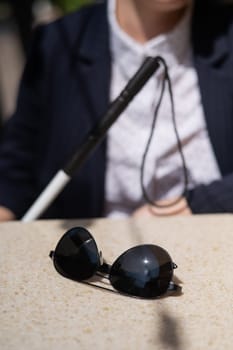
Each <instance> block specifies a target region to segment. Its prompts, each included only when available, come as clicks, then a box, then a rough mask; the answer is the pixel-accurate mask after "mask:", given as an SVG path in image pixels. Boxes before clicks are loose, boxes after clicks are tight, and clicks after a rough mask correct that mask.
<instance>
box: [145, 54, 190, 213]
mask: <svg viewBox="0 0 233 350" xmlns="http://www.w3.org/2000/svg"><path fill="white" fill-rule="evenodd" d="M157 59H158V62H159V63H161V64H162V65H163V67H164V79H163V82H162V88H161V93H160V96H159V100H158V103H157V105H156V107H155V111H154V116H153V120H152V125H151V131H150V135H149V138H148V141H147V143H146V147H145V151H144V153H143V157H142V163H141V167H140V183H141V188H142V193H143V197H144V198H145V200H146V201H147V202H148V203H149V204H151V205H152V206H155V207H158V208H168V207H172V206H173V205H175V204H177V203H178V202H180V201H181V200H182V199H183V197H185V198H186V197H187V192H188V170H187V166H186V162H185V157H184V153H183V149H182V144H181V140H180V137H179V133H178V130H177V125H176V118H175V107H174V98H173V92H172V84H171V79H170V76H169V73H168V66H167V64H166V61H165V60H164V59H163V58H162V57H157ZM166 82H167V84H168V92H169V96H170V101H171V114H172V124H173V128H174V132H175V136H176V140H177V146H178V151H179V154H180V157H181V162H182V168H183V174H184V189H183V192H182V194H181V195H180V196H179V197H178V198H177V199H176V200H174V201H173V202H171V203H169V204H158V203H156V202H155V201H154V200H153V199H151V198H150V197H149V195H148V193H147V191H146V188H145V185H144V172H145V164H146V157H147V154H148V150H149V148H150V144H151V141H152V138H153V135H154V130H155V123H156V120H157V116H158V111H159V108H160V106H161V102H162V99H163V96H164V91H165V86H166Z"/></svg>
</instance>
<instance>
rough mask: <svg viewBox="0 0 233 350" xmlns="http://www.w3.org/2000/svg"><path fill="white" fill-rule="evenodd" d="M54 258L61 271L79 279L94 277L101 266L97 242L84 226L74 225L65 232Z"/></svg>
mask: <svg viewBox="0 0 233 350" xmlns="http://www.w3.org/2000/svg"><path fill="white" fill-rule="evenodd" d="M53 259H54V265H55V267H56V269H57V271H58V272H59V273H61V274H62V275H63V276H65V277H68V278H71V279H74V280H79V281H81V280H84V279H88V278H90V277H92V276H93V275H94V274H95V272H96V271H97V269H98V268H99V266H100V258H99V254H98V249H97V246H96V243H95V241H94V239H93V237H92V236H91V234H90V233H89V232H88V231H87V230H86V229H85V228H83V227H74V228H72V229H70V230H69V231H67V232H66V233H65V234H64V236H63V237H62V238H61V239H60V241H59V242H58V244H57V247H56V249H55V253H54V258H53Z"/></svg>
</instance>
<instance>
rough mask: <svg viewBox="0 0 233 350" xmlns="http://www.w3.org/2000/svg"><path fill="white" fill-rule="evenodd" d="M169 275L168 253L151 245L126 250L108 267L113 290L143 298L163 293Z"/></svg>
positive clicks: (171, 267) (166, 287)
mask: <svg viewBox="0 0 233 350" xmlns="http://www.w3.org/2000/svg"><path fill="white" fill-rule="evenodd" d="M172 275H173V263H172V261H171V258H170V256H169V255H168V253H167V252H166V251H165V250H164V249H162V248H161V247H158V246H155V245H150V244H147V245H140V246H137V247H134V248H131V249H129V250H127V251H126V252H125V253H123V254H122V255H121V256H120V257H119V258H118V259H117V260H116V261H115V262H114V264H113V265H112V268H111V271H110V282H111V284H112V285H113V287H114V288H115V289H117V290H118V291H121V292H123V293H126V294H130V295H133V296H138V297H143V298H154V297H157V296H159V295H162V294H163V293H165V292H166V291H167V289H168V286H169V282H170V281H171V279H172Z"/></svg>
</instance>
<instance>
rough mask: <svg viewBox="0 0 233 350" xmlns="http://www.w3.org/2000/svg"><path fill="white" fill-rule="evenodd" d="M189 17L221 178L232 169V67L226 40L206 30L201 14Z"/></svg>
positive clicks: (212, 141)
mask: <svg viewBox="0 0 233 350" xmlns="http://www.w3.org/2000/svg"><path fill="white" fill-rule="evenodd" d="M193 18H194V19H193V50H194V53H193V55H194V65H195V68H196V71H197V74H198V79H199V85H200V92H201V97H202V103H203V108H204V112H205V117H206V123H207V129H208V132H209V137H210V141H211V143H212V146H213V149H214V152H215V155H216V159H217V161H218V164H219V167H220V171H221V172H222V175H225V174H227V173H229V172H232V169H233V157H232V156H231V153H232V150H233V137H232V135H233V116H232V113H233V88H232V85H233V80H232V74H231V70H232V67H231V65H230V63H229V62H228V56H229V55H228V43H227V38H226V36H224V35H222V36H217V35H215V33H213V32H212V33H211V32H209V31H208V30H207V29H206V28H207V26H206V23H205V21H206V18H207V17H206V13H205V11H202V13H201V14H200V13H198V14H197V12H194V17H193ZM196 18H197V19H198V21H196ZM202 20H203V21H202ZM213 20H214V18H213ZM218 20H219V17H218ZM215 23H216V22H215ZM212 26H213V23H212ZM210 27H211V23H210ZM214 27H215V28H216V26H214ZM226 32H227V30H225V31H223V33H226Z"/></svg>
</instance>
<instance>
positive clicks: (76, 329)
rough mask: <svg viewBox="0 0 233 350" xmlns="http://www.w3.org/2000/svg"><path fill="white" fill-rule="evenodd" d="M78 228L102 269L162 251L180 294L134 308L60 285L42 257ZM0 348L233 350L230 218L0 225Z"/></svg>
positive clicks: (106, 295)
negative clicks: (139, 253)
mask: <svg viewBox="0 0 233 350" xmlns="http://www.w3.org/2000/svg"><path fill="white" fill-rule="evenodd" d="M76 225H83V226H85V227H86V228H88V229H89V230H90V231H91V232H92V234H93V235H94V237H95V239H96V241H97V245H98V247H99V249H101V250H102V252H103V255H104V257H105V258H106V259H107V261H109V262H112V261H113V260H114V259H115V258H116V257H117V256H118V255H119V254H120V253H122V252H123V251H124V250H126V249H127V248H129V247H131V246H133V245H137V244H143V243H154V244H157V245H161V246H162V247H164V248H165V249H167V251H168V252H169V253H170V255H171V256H172V258H173V261H175V262H176V263H177V265H178V269H177V270H176V277H177V278H179V279H180V280H181V281H182V286H183V295H181V296H169V297H166V298H162V299H157V300H152V301H151V300H150V301H148V300H140V299H134V298H129V297H124V296H121V295H117V294H113V293H111V292H105V291H101V290H98V289H95V288H92V287H89V286H87V285H83V284H80V283H77V282H74V281H71V280H68V279H65V278H64V277H62V276H60V275H59V274H58V273H57V272H56V271H55V269H54V267H53V263H52V261H51V259H50V258H49V257H48V253H49V251H50V249H53V248H54V247H55V245H56V243H57V241H58V239H59V238H60V236H61V235H62V234H63V233H64V232H65V231H66V230H67V229H68V228H71V227H73V226H76ZM0 349H1V350H6V349H7V350H8V349H9V350H10V349H14V350H15V349H17V350H21V349H23V350H27V349H30V350H34V349H38V350H46V349H49V350H53V349H54V350H55V349H56V350H60V349H66V350H77V349H156V350H159V349H174V350H176V349H179V350H181V349H182V350H183V349H185V350H186V349H187V350H189V349H195V350H198V349H203V350H204V349H218V350H221V349H224V350H228V349H229V350H232V349H233V216H231V215H225V216H224V215H219V216H193V217H174V218H168V219H163V218H161V219H157V218H152V219H150V220H148V219H147V220H137V221H133V220H104V219H101V220H93V221H79V222H78V221H35V222H32V223H20V222H12V223H3V224H0Z"/></svg>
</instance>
